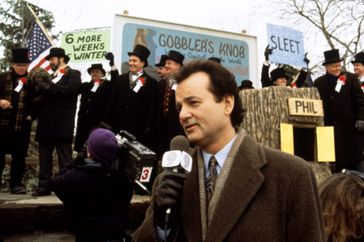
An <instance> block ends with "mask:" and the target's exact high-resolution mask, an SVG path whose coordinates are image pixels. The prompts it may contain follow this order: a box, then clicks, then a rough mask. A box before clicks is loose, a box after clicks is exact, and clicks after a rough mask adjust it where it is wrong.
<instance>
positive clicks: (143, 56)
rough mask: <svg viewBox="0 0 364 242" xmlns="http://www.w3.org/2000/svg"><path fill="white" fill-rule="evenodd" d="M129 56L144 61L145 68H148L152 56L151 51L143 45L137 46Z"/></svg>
mask: <svg viewBox="0 0 364 242" xmlns="http://www.w3.org/2000/svg"><path fill="white" fill-rule="evenodd" d="M128 55H129V56H131V55H135V56H138V57H139V58H140V60H142V61H144V63H145V65H144V67H146V66H148V57H149V55H150V51H149V50H148V48H147V47H145V46H143V45H136V46H135V47H134V50H133V51H132V52H128Z"/></svg>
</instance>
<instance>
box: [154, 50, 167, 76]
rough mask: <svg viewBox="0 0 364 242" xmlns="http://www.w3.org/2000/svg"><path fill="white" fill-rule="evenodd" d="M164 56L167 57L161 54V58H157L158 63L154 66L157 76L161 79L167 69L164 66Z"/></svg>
mask: <svg viewBox="0 0 364 242" xmlns="http://www.w3.org/2000/svg"><path fill="white" fill-rule="evenodd" d="M166 58H167V55H161V59H160V60H159V63H157V64H155V66H156V67H157V73H158V76H159V77H160V78H161V79H163V78H164V77H165V76H166V74H167V69H166V67H165V65H166Z"/></svg>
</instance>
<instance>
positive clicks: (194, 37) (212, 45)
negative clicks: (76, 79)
mask: <svg viewBox="0 0 364 242" xmlns="http://www.w3.org/2000/svg"><path fill="white" fill-rule="evenodd" d="M119 34H120V35H122V41H121V46H120V47H121V48H120V49H121V63H122V64H123V66H126V67H127V65H126V63H127V62H128V58H129V57H128V52H130V51H131V50H132V49H133V48H134V46H135V45H137V44H141V45H144V46H147V48H148V49H149V50H150V52H151V54H150V56H149V58H148V62H149V65H150V66H154V64H155V63H158V62H159V58H160V56H161V55H164V54H167V53H168V51H170V50H176V51H178V52H180V53H182V54H183V55H184V56H185V62H188V61H189V60H192V59H208V58H210V57H218V58H220V59H221V64H222V65H223V66H225V67H226V68H228V69H229V70H230V71H231V72H232V73H234V74H235V77H236V80H237V82H239V83H240V81H241V80H243V79H249V77H250V73H249V58H250V56H249V55H250V54H249V45H248V43H247V42H246V41H244V40H239V39H232V38H224V37H220V36H212V35H208V34H203V33H194V32H187V31H183V30H176V29H168V28H163V27H159V26H158V27H156V26H150V25H142V24H135V23H126V24H124V25H123V26H122V29H120V31H119Z"/></svg>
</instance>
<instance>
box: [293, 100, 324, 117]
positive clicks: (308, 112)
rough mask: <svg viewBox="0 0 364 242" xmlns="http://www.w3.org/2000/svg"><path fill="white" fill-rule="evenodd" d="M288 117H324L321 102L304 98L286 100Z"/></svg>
mask: <svg viewBox="0 0 364 242" xmlns="http://www.w3.org/2000/svg"><path fill="white" fill-rule="evenodd" d="M288 108H289V114H290V115H298V116H320V117H323V116H324V111H323V108H322V100H319V99H306V98H288Z"/></svg>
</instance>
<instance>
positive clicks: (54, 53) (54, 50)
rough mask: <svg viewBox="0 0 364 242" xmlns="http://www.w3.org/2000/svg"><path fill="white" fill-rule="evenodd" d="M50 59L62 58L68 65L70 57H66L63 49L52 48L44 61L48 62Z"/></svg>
mask: <svg viewBox="0 0 364 242" xmlns="http://www.w3.org/2000/svg"><path fill="white" fill-rule="evenodd" d="M52 57H63V58H64V62H65V63H68V61H69V60H70V57H69V56H68V55H66V52H65V51H64V49H62V48H58V47H53V48H52V49H51V50H50V51H49V55H47V56H46V60H49V59H50V58H52Z"/></svg>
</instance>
